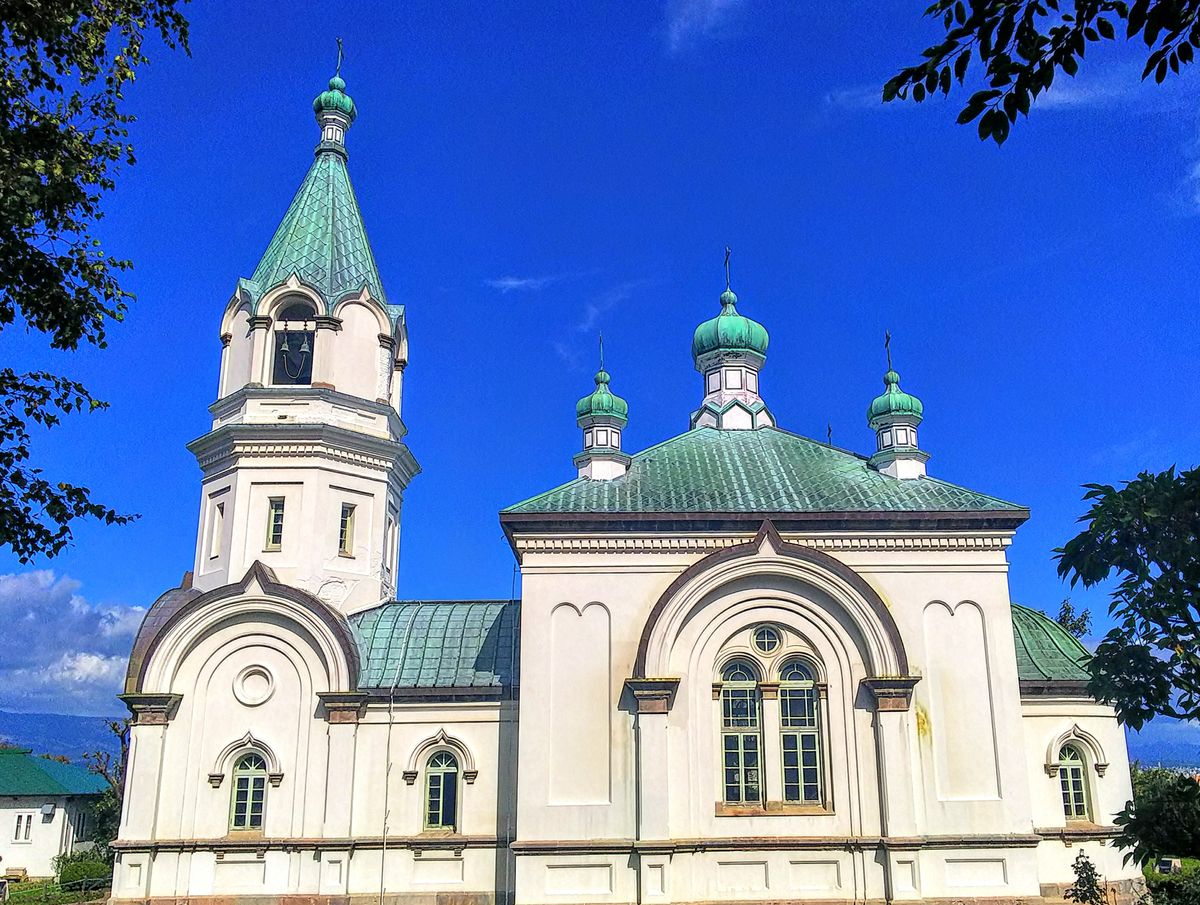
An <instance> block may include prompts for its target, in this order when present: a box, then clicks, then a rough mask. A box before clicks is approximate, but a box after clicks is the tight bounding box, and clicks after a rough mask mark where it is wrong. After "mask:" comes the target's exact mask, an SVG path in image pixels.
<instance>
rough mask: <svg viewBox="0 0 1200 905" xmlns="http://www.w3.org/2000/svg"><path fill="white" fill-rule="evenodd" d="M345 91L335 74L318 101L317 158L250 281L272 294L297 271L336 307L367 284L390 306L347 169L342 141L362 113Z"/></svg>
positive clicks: (315, 103) (261, 289) (315, 104)
mask: <svg viewBox="0 0 1200 905" xmlns="http://www.w3.org/2000/svg"><path fill="white" fill-rule="evenodd" d="M344 88H345V82H343V81H342V79H341V78H340V77H338V76H335V77H334V78H333V79H330V82H329V90H327V91H324V92H322V93H321V94H320V95H319V96H318V97H317V100H316V101H315V102H314V111H315V112H316V115H317V121H318V122H319V123H321V125H322V130H323V131H322V141H321V143H320V144H319V145H318V146H317V151H316V159H315V160H314V161H313V164H312V166H311V167H310V168H309V170H308V175H306V176H305V177H304V182H302V183H301V184H300V189H299V190H298V191H297V192H296V196H295V197H294V198H293V199H292V203H291V204H290V205H289V206H288V209H287V213H285V214H284V215H283V221H282V222H281V223H280V224H279V227H278V228H277V229H276V230H275V235H274V237H273V238H272V239H271V242H270V244H269V245H268V246H267V250H266V251H265V252H264V253H263V256H262V260H260V261H259V262H258V266H257V267H256V268H254V274H253V276H252V277H251V278H250V279H251V281H252V282H253V283H255V284H257V287H258V289H259V290H260V291H266V290H267V289H270V288H271V287H273V286H277V285H278V284H280V283H282V282H285V281H286V280H287V279H288V278H289V277H290V276H291V275H292V274H293V273H294V274H296V276H297V277H299V278H300V281H301V282H303V283H306V284H307V285H309V286H312V287H313V288H315V289H316V290H318V291H319V292H320V293H321V295H322V296H324V298H325V299H326V301H327V302H329V303H330V304H331V305H332V304H333V303H334V302H335V301H337V300H338V299H339V298H341V297H342V296H344V295H348V294H352V293H353V294H357V293H358V292H361V291H362V289H363V287H364V286H365V287H367V288H368V289H369V290H370V292H371V295H372V296H374V297H375V298H376V299H378V300H379V301H380V302H382V303H384V304H386V303H387V300H386V297H385V296H384V292H383V281H382V280H381V279H380V277H379V268H378V266H377V265H376V263H375V255H374V254H372V252H371V244H370V242H368V240H367V229H366V226H365V225H364V224H363V218H362V213H361V212H360V211H359V208H358V199H357V198H355V196H354V188H353V187H352V186H351V184H350V173H349V171H348V170H347V168H346V149H345V145H344V144H343V143H342V138H343V136H344V135H345V130H346V129H347V128H349V126H350V123H351V122H352V120H353V117H354V115H355V113H356V112H357V111H356V109H355V107H354V102H353V101H352V100H351V99H350V97H349V95H347V94H345V92H344V90H343V89H344ZM343 99H344V101H343ZM331 126H332V127H333V131H331V129H330V127H331ZM331 136H333V138H332V139H331Z"/></svg>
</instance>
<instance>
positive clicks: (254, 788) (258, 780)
mask: <svg viewBox="0 0 1200 905" xmlns="http://www.w3.org/2000/svg"><path fill="white" fill-rule="evenodd" d="M232 796H233V797H232V800H231V801H230V805H229V828H230V829H231V830H261V829H262V825H263V806H264V805H265V804H266V798H267V762H266V761H265V760H264V759H263V756H262V755H261V754H255V753H253V752H251V753H250V754H243V755H242V756H241V757H239V758H238V761H237V763H236V764H235V765H234V768H233V793H232Z"/></svg>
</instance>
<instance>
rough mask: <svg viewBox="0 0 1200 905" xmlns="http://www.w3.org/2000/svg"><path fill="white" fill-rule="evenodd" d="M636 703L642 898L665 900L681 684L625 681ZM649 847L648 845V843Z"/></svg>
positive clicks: (660, 681) (638, 826)
mask: <svg viewBox="0 0 1200 905" xmlns="http://www.w3.org/2000/svg"><path fill="white" fill-rule="evenodd" d="M625 687H626V689H628V690H629V693H630V694H631V695H632V696H633V699H634V702H635V703H636V705H637V706H636V711H637V722H636V724H635V730H634V732H635V744H636V748H637V751H636V758H637V832H636V837H637V840H638V844H637V872H638V878H637V882H638V889H639V890H640V893H639V896H638V899H639V901H642V900H650V901H653V900H654V899H656V898H657V899H661V898H662V897H663V893H664V890H665V888H666V883H667V880H666V874H667V869H668V865H669V863H670V860H671V856H670V854H669V853H667V852H666V851H664V850H663V849H662V847H661V846H658V845H655V843H658V842H664V841H666V840H667V839H669V838H670V835H671V798H670V768H669V766H668V762H667V756H668V750H667V728H668V717H669V715H670V712H671V704H673V703H674V700H675V690H676V689H677V688H678V687H679V680H678V679H626V680H625ZM646 843H648V844H646Z"/></svg>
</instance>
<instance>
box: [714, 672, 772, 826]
mask: <svg viewBox="0 0 1200 905" xmlns="http://www.w3.org/2000/svg"><path fill="white" fill-rule="evenodd" d="M721 682H722V685H721V747H722V752H723V755H722V756H723V757H724V761H723V770H724V786H725V801H726V803H728V804H742V803H745V802H754V803H758V802H761V801H762V800H763V796H762V735H761V730H760V727H761V725H762V719H761V717H760V714H759V711H760V707H759V690H758V674H757V673H756V672H755V670H754V667H753V666H751V665H750V664H749V663H747V662H746V661H744V660H734V661H732V662H730V663H728V664H727V665H726V666H725V668H724V669H723V670H721Z"/></svg>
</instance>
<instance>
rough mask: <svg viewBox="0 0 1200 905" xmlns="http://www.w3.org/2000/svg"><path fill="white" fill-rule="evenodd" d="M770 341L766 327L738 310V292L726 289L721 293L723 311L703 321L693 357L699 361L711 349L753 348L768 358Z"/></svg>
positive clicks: (697, 330)
mask: <svg viewBox="0 0 1200 905" xmlns="http://www.w3.org/2000/svg"><path fill="white" fill-rule="evenodd" d="M769 342H770V337H769V336H767V329H766V327H764V326H763V325H762V324H760V323H759V322H758V321H752V320H750V318H748V317H744V316H742V315H741V314H738V310H737V296H736V295H734V294H733V291H732V290H730V289H726V290H725V291H724V292H722V293H721V313H720V314H718V315H717V316H716V317H714V318H712V319H711V320H706V321H705V322H704V323H702V324H701V325H700V326H699V327H697V328H696V332H695V334H694V335H693V336H692V358H693V360H695V361H699V359H700V357H701V356H702V355H707V354H708V353H710V352H752V353H754V354H755V355H759V356H762V357H763V358H766V357H767V344H768V343H769Z"/></svg>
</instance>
